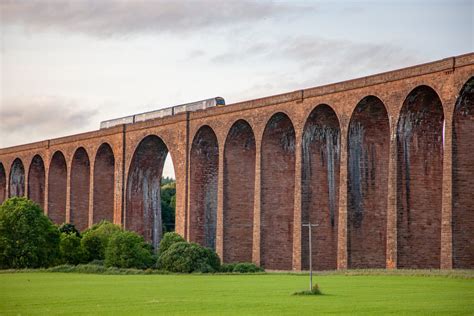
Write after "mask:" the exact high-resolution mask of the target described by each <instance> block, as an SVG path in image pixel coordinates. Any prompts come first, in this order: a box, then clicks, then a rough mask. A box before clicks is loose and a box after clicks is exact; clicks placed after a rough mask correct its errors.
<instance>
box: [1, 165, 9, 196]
mask: <svg viewBox="0 0 474 316" xmlns="http://www.w3.org/2000/svg"><path fill="white" fill-rule="evenodd" d="M6 197H7V177H6V175H5V168H4V167H3V164H2V163H0V204H2V203H3V201H5V199H6Z"/></svg>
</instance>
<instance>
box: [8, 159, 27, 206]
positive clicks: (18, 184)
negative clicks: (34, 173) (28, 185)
mask: <svg viewBox="0 0 474 316" xmlns="http://www.w3.org/2000/svg"><path fill="white" fill-rule="evenodd" d="M24 195H25V167H23V162H22V161H21V160H20V159H19V158H17V159H15V160H14V161H13V164H12V167H11V169H10V197H13V196H24Z"/></svg>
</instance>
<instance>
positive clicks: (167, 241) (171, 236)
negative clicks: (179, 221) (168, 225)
mask: <svg viewBox="0 0 474 316" xmlns="http://www.w3.org/2000/svg"><path fill="white" fill-rule="evenodd" d="M183 241H186V240H184V238H183V237H181V235H179V234H177V233H174V232H170V233H166V234H164V235H163V238H162V239H161V241H160V248H159V253H160V254H162V253H164V252H165V251H166V250H168V248H169V247H170V246H171V245H172V244H174V243H177V242H183Z"/></svg>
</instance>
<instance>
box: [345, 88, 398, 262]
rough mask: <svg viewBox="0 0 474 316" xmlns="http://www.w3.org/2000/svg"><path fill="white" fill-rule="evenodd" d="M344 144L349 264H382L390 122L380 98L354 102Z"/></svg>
mask: <svg viewBox="0 0 474 316" xmlns="http://www.w3.org/2000/svg"><path fill="white" fill-rule="evenodd" d="M347 145H348V161H347V171H348V178H347V202H348V207H347V226H348V227H347V229H348V233H347V253H348V268H365V269H369V268H385V265H386V260H385V258H386V235H387V234H386V232H387V220H386V217H387V193H388V162H389V150H390V124H389V120H388V115H387V111H386V109H385V106H384V104H383V103H382V101H381V100H380V99H378V98H377V97H374V96H369V97H366V98H364V99H362V100H361V101H360V102H359V104H358V105H357V106H356V108H355V110H354V113H353V114H352V118H351V121H350V124H349V136H348V144H347Z"/></svg>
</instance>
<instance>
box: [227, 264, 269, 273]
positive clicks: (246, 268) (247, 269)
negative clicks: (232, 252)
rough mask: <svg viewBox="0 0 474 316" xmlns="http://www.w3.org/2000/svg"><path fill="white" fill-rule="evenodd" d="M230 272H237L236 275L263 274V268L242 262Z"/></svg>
mask: <svg viewBox="0 0 474 316" xmlns="http://www.w3.org/2000/svg"><path fill="white" fill-rule="evenodd" d="M232 272H238V273H255V272H263V268H261V267H259V266H257V265H255V264H254V263H251V262H242V263H237V264H236V265H235V266H234V269H233V270H232Z"/></svg>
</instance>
